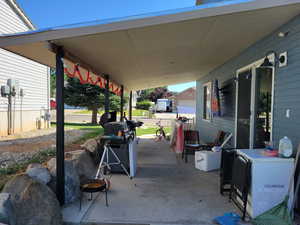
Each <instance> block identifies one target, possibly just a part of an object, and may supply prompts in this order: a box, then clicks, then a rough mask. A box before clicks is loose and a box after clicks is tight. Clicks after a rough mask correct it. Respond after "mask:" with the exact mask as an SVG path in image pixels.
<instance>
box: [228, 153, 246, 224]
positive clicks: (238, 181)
mask: <svg viewBox="0 0 300 225" xmlns="http://www.w3.org/2000/svg"><path fill="white" fill-rule="evenodd" d="M250 169H251V163H250V161H249V160H248V159H246V158H245V157H243V156H241V155H236V157H235V158H234V162H233V168H232V179H231V190H230V194H229V199H230V200H231V201H232V202H233V203H234V204H235V205H236V206H237V207H238V208H239V209H240V210H241V211H242V214H243V215H242V219H243V220H245V218H246V212H247V202H248V194H249V189H250V173H251V172H250ZM238 199H240V201H239V200H238Z"/></svg>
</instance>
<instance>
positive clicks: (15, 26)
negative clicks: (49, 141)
mask: <svg viewBox="0 0 300 225" xmlns="http://www.w3.org/2000/svg"><path fill="white" fill-rule="evenodd" d="M27 30H28V27H27V26H26V25H25V23H24V22H23V21H22V20H21V18H20V17H19V16H18V15H17V14H16V13H15V12H14V11H13V10H12V9H11V8H10V6H9V5H8V4H7V2H6V0H0V34H1V33H2V34H3V33H16V32H23V31H27ZM9 78H13V79H16V80H18V81H19V86H20V88H23V89H24V91H25V97H24V98H23V110H40V109H42V108H45V109H48V104H49V96H48V91H49V80H48V79H49V74H48V67H46V66H44V65H41V64H39V63H36V62H34V61H32V60H29V59H26V58H24V57H21V56H18V55H16V54H13V53H11V52H8V51H6V50H3V49H0V86H1V85H5V84H6V83H7V79H9ZM19 109H20V98H19V97H17V98H16V110H19ZM6 110H7V99H6V98H2V97H0V111H6Z"/></svg>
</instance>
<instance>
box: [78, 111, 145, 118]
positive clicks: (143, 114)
mask: <svg viewBox="0 0 300 225" xmlns="http://www.w3.org/2000/svg"><path fill="white" fill-rule="evenodd" d="M74 113H75V114H91V115H92V111H89V110H78V111H75V112H74ZM98 113H99V115H102V114H103V113H104V111H102V110H101V111H98ZM118 115H120V113H119V112H118ZM126 115H127V116H128V111H126ZM132 116H149V111H148V110H143V109H134V110H132Z"/></svg>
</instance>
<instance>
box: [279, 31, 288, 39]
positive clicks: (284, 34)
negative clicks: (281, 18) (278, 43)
mask: <svg viewBox="0 0 300 225" xmlns="http://www.w3.org/2000/svg"><path fill="white" fill-rule="evenodd" d="M289 33H290V32H289V31H286V32H279V33H278V37H280V38H284V37H286V36H288V35H289Z"/></svg>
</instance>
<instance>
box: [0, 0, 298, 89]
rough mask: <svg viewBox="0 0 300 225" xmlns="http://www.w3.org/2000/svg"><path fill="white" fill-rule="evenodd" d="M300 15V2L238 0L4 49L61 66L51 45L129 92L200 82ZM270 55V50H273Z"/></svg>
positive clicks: (67, 31) (43, 35)
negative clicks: (104, 75)
mask: <svg viewBox="0 0 300 225" xmlns="http://www.w3.org/2000/svg"><path fill="white" fill-rule="evenodd" d="M298 14H300V0H238V1H237V0H232V1H230V0H229V1H225V2H224V1H223V2H220V3H210V4H203V5H200V6H195V7H192V8H186V9H180V10H171V11H166V12H159V13H152V14H147V15H140V16H133V17H128V18H119V19H112V20H103V21H94V22H89V23H82V24H73V25H69V26H64V27H56V28H50V29H44V30H37V31H31V32H27V33H21V34H13V35H5V36H1V37H0V47H2V48H4V49H7V50H8V51H11V52H14V53H16V54H19V55H22V56H25V57H27V58H30V59H33V60H35V61H37V62H40V63H42V64H45V65H48V66H51V67H54V66H55V55H54V53H53V51H52V50H51V48H49V44H55V45H58V46H62V47H63V48H64V49H65V50H66V51H67V52H68V53H70V54H69V55H72V56H74V57H72V61H73V63H79V64H81V65H83V66H84V67H86V68H87V69H90V70H92V71H93V72H94V73H97V74H102V73H105V74H109V75H110V78H111V79H112V80H113V81H115V82H116V83H118V84H122V85H124V86H125V88H126V89H127V90H139V89H145V88H149V87H157V86H161V85H169V84H175V83H181V82H188V81H193V80H196V79H198V78H200V77H201V76H204V75H206V74H207V73H209V72H210V71H212V70H213V69H215V68H216V67H218V66H220V65H222V64H224V63H225V62H226V61H228V60H229V59H231V58H233V57H234V56H237V55H238V54H240V53H241V52H242V51H244V50H245V49H246V48H248V47H249V46H251V45H252V44H254V43H255V42H256V41H258V40H260V39H261V38H263V37H265V36H267V35H268V34H270V33H271V32H273V31H275V30H276V29H278V28H279V27H280V26H282V25H283V24H285V23H286V22H288V21H289V20H291V19H292V18H294V17H295V16H297V15H298ZM266 50H269V49H266Z"/></svg>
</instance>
